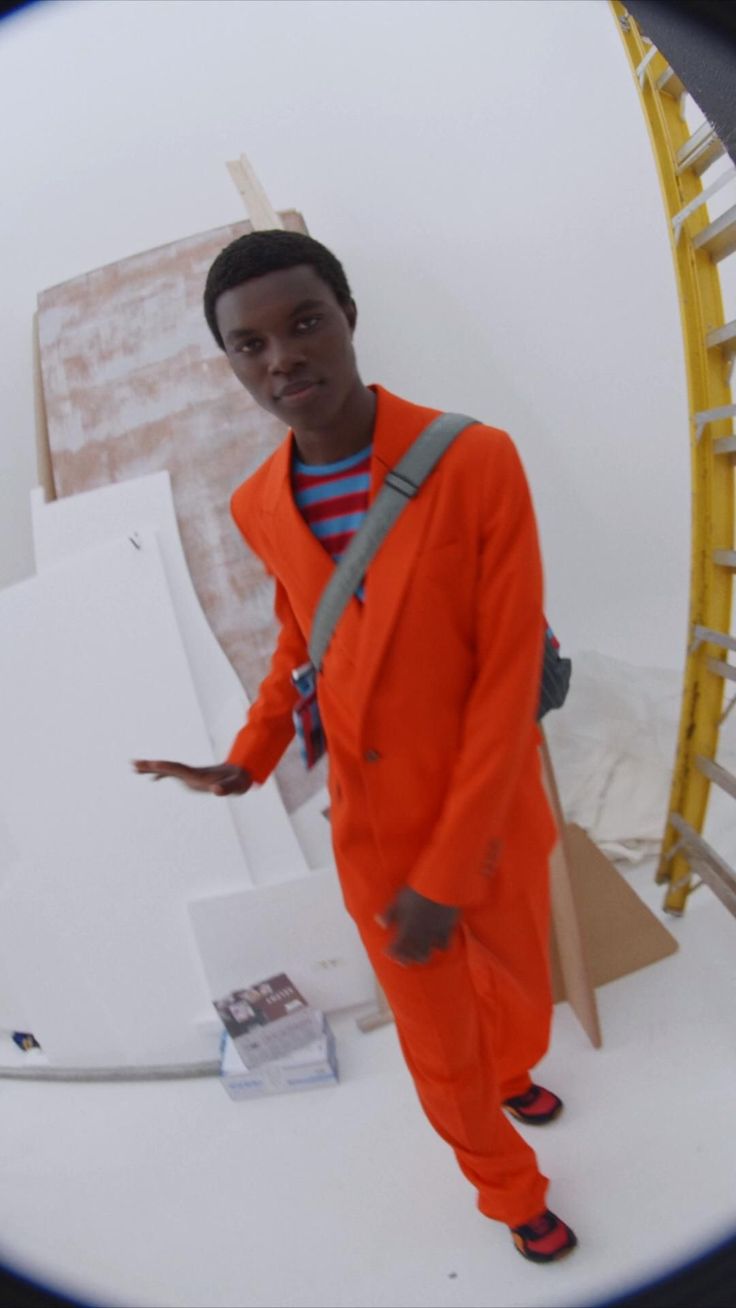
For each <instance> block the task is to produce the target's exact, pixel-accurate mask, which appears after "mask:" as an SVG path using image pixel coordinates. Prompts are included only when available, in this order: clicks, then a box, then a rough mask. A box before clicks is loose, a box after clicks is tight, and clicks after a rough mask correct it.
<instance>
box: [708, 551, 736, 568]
mask: <svg viewBox="0 0 736 1308" xmlns="http://www.w3.org/2000/svg"><path fill="white" fill-rule="evenodd" d="M713 562H714V563H719V564H720V566H721V567H722V568H736V550H714V551H713Z"/></svg>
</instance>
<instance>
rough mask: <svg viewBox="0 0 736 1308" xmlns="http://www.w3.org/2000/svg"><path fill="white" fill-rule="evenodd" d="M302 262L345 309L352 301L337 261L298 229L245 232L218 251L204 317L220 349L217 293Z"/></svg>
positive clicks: (206, 286)
mask: <svg viewBox="0 0 736 1308" xmlns="http://www.w3.org/2000/svg"><path fill="white" fill-rule="evenodd" d="M304 263H307V264H311V266H312V268H314V271H315V272H316V274H317V276H318V277H321V278H322V281H323V282H326V283H327V285H328V286H329V287H330V288H331V290H332V291H333V292H334V294H335V298H336V300H337V302H338V304H340V305H341V306H342V307H343V308H344V309H346V308H347V307H348V306H349V305H350V304H351V303H352V299H353V297H352V293H351V291H350V287H349V285H348V279H347V277H346V276H345V270H344V268H343V266H342V264H341V263H340V260H339V259H337V258H336V257H335V255H334V254H333V253H332V251H331V250H328V249H327V247H326V246H324V245H321V244H320V242H319V241H315V240H314V238H313V237H311V236H305V235H304V234H303V233H302V232H285V231H283V230H282V229H281V228H275V229H274V230H273V231H265V232H264V231H259V232H247V233H246V235H245V236H239V237H238V238H237V240H235V241H231V242H230V245H226V246H225V249H224V250H221V251H220V253H219V254H218V256H217V258H216V259H215V261H214V263H213V264H212V267H211V268H210V270H209V272H208V274H207V281H206V283H205V288H204V316H205V318H206V319H207V323H208V326H209V329H210V331H211V332H212V335H213V336H214V338H215V340H216V341H217V344H218V345H219V347H220V349H221V350H224V349H225V344H224V341H223V339H222V336H221V335H220V329H219V327H218V326H217V319H216V317H215V307H216V305H217V301H218V299H219V298H220V296H221V295H222V294H223V293H224V292H225V291H230V290H232V288H233V287H234V286H241V285H242V283H243V282H249V281H251V279H252V278H254V277H263V276H265V274H266V273H270V272H279V271H280V270H281V269H282V268H296V267H297V266H298V265H299V264H304Z"/></svg>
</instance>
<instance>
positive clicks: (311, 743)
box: [291, 663, 327, 768]
mask: <svg viewBox="0 0 736 1308" xmlns="http://www.w3.org/2000/svg"><path fill="white" fill-rule="evenodd" d="M291 680H292V682H293V683H294V686H295V688H296V690H297V692H298V694H299V698H298V700H297V702H296V704H295V705H294V707H293V709H292V710H291V714H292V717H293V719H294V727H295V730H296V737H297V740H298V741H299V750H300V752H301V756H302V759H303V760H304V765H305V767H307V768H313V767H314V765H315V763H318V762H319V760H320V759H321V758H322V756H323V755H324V754H325V753H326V752H327V742H326V741H325V733H324V730H323V728H322V719H321V718H320V715H319V704H318V702H317V673H316V671H315V669H314V667H313V666H312V664H311V663H302V665H301V667H298V668H295V669H294V671H293V672H292V674H291Z"/></svg>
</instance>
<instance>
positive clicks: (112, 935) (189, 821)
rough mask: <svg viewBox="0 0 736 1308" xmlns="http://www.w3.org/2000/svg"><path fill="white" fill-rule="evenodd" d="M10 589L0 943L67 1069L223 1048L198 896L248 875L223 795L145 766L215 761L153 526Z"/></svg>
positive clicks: (0, 805)
mask: <svg viewBox="0 0 736 1308" xmlns="http://www.w3.org/2000/svg"><path fill="white" fill-rule="evenodd" d="M138 544H139V546H140V548H135V547H134V546H133V545H132V544H131V542H130V541H128V540H122V541H118V542H113V543H110V544H107V545H104V546H100V547H99V548H97V549H94V550H89V551H86V552H85V553H84V554H80V555H77V556H75V557H74V558H73V559H69V560H68V561H67V562H66V563H64V564H63V565H59V566H58V567H55V568H54V569H52V570H49V571H47V572H43V573H42V574H41V575H40V576H39V577H37V578H32V579H30V580H29V581H25V582H22V583H20V584H19V585H16V586H13V587H10V588H9V589H7V590H5V591H2V592H0V721H2V724H3V729H2V732H0V774H1V775H2V777H3V785H2V788H0V818H2V821H3V824H4V828H5V830H6V833H7V835H6V838H5V844H6V846H8V847H10V848H12V849H13V850H14V851H16V855H17V859H18V860H20V863H21V864H22V868H23V876H22V877H21V876H19V875H17V871H16V873H15V874H13V875H11V876H10V877H9V878H8V879H7V880H6V883H5V890H4V893H3V895H2V916H1V917H0V953H2V957H3V964H4V968H5V971H6V972H7V974H8V977H9V980H10V984H11V986H12V987H13V988H14V989H15V990H16V992H17V993H18V994H19V995H20V996H22V1000H23V1018H24V1022H25V1023H28V1024H29V1026H30V1029H31V1030H32V1031H33V1032H34V1034H35V1035H36V1037H37V1038H38V1039H39V1040H40V1041H41V1044H42V1046H43V1048H44V1051H45V1052H46V1053H47V1054H48V1055H49V1058H50V1060H51V1061H52V1062H54V1063H56V1064H59V1065H72V1064H75V1063H77V1064H80V1065H85V1066H91V1065H96V1066H104V1065H107V1064H110V1063H126V1064H127V1063H146V1062H155V1063H162V1062H163V1063H168V1062H179V1061H196V1060H197V1059H200V1058H210V1057H216V1054H217V1050H216V1046H215V1044H214V1041H215V1037H214V1034H213V1031H212V1029H211V1028H210V1027H208V1026H206V1025H205V1024H203V1023H202V1022H201V1021H200V1020H198V1019H201V1016H202V1014H203V1012H205V1011H207V1008H208V1002H209V995H208V992H207V987H206V986H205V981H204V976H203V974H202V971H201V965H200V962H199V958H198V955H197V951H196V949H195V947H194V942H193V940H192V938H191V932H190V930H189V926H188V921H187V915H186V907H185V905H186V901H187V900H188V899H189V898H190V897H191V896H192V895H194V894H198V893H199V894H203V893H206V892H208V891H209V892H213V891H224V890H232V889H235V888H243V887H245V886H247V885H249V883H250V878H249V874H248V869H247V865H246V862H245V859H244V856H243V851H242V849H241V846H240V843H239V841H238V838H237V834H236V832H235V829H234V826H233V821H232V817H231V813H230V810H229V808H228V806H227V805H226V804H224V803H222V802H220V801H218V799H216V798H215V797H214V796H209V795H198V794H194V793H192V792H191V791H188V790H186V789H185V788H184V787H183V786H180V785H179V784H177V783H174V782H168V781H164V782H161V783H153V782H152V781H151V779H150V778H148V777H141V776H139V775H137V774H136V773H135V772H134V771H133V769H132V767H131V762H130V760H131V759H133V758H135V757H154V758H155V757H159V758H160V757H162V756H163V757H172V758H184V759H188V758H194V759H201V760H202V762H204V763H206V762H211V761H213V758H212V747H211V743H210V740H209V737H208V733H207V730H206V727H205V723H204V720H203V718H202V714H201V711H200V708H199V703H198V701H197V697H196V694H195V690H194V685H193V682H192V678H191V674H190V670H189V665H188V662H187V659H186V657H185V654H184V651H183V647H182V644H181V639H180V636H179V628H178V625H177V621H176V617H175V614H174V609H173V606H172V603H171V599H170V597H169V590H168V586H167V581H166V577H165V574H164V569H163V564H162V560H161V555H160V553H159V550H158V546H157V542H156V537H155V534H154V533H150V532H144V531H141V532H140V533H139V542H138Z"/></svg>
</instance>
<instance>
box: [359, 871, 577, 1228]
mask: <svg viewBox="0 0 736 1308" xmlns="http://www.w3.org/2000/svg"><path fill="white" fill-rule="evenodd" d="M537 861H538V866H536V867H530V866H529V864H528V863H527V864H526V866H525V867H524V868H523V870H522V869H520V868H516V869H511V868H508V867H506V868H499V869H498V870H497V874H494V875H493V876H491V877H490V878H489V888H488V894H487V896H486V897H484V899H483V902H482V903H480V904H478V905H476V906H474V907H472V908H466V909H464V910H463V912H462V915H461V919H460V922H459V924H458V926H457V927H456V929H455V932H454V933H453V937H452V940H451V944H450V947H449V948H448V949H447V950H445V951H442V952H437V951H435V952H433V954H432V955H431V957H430V959H429V961H428V962H427V963H425V964H416V965H413V966H403V965H401V964H399V963H396V962H395V961H394V960H393V959H390V958H388V957H387V955H386V952H385V951H386V947H387V944H388V942H389V939H390V936H389V933H388V932H387V931H386V930H385V929H384V928H382V927H380V926H379V925H378V924H377V923H376V922H375V920H373V919H371V920H368V919H365V920H360V915H356V922H357V926H358V929H359V931H360V934H361V937H362V939H363V943H364V944H365V947H366V949H367V952H368V955H369V957H370V959H371V962H372V964H373V967H374V969H375V972H376V975H377V977H378V980H379V982H380V984H381V986H382V987H383V990H384V992H385V994H386V998H387V999H388V1002H389V1004H390V1006H391V1009H392V1011H393V1014H394V1017H395V1019H396V1027H397V1031H398V1036H399V1041H400V1044H401V1048H402V1051H403V1054H404V1057H405V1059H406V1063H407V1065H408V1068H409V1071H410V1072H411V1075H412V1077H413V1079H414V1084H415V1086H416V1090H417V1094H418V1096H419V1100H420V1102H421V1104H422V1107H423V1109H424V1111H425V1113H426V1115H427V1117H428V1118H429V1121H430V1123H431V1124H432V1126H433V1127H434V1129H435V1130H436V1131H437V1132H438V1134H439V1135H440V1136H441V1137H442V1138H443V1139H444V1140H446V1141H447V1143H448V1144H449V1145H451V1147H452V1148H453V1149H454V1151H455V1156H456V1158H457V1161H458V1163H459V1165H460V1167H461V1169H462V1171H463V1172H464V1174H465V1176H466V1177H467V1178H468V1180H469V1181H470V1182H471V1183H472V1184H473V1185H474V1186H475V1187H476V1188H477V1191H478V1207H479V1209H480V1211H481V1212H482V1213H483V1214H485V1216H486V1217H491V1218H495V1219H496V1220H498V1221H501V1222H505V1223H507V1224H508V1225H509V1226H520V1225H522V1224H523V1223H524V1222H526V1221H528V1220H530V1219H531V1218H532V1217H535V1216H536V1215H537V1214H538V1213H540V1212H541V1211H542V1210H543V1209H544V1208H545V1207H546V1203H545V1195H546V1192H547V1184H548V1182H547V1178H546V1177H545V1176H543V1175H542V1174H541V1172H540V1171H539V1167H538V1165H537V1159H536V1156H535V1154H534V1151H533V1150H532V1149H531V1148H530V1147H529V1145H528V1144H527V1143H526V1141H525V1140H524V1139H523V1138H522V1137H521V1135H520V1134H519V1133H518V1131H516V1130H515V1129H514V1127H513V1126H512V1124H511V1122H510V1121H509V1119H508V1118H507V1117H506V1115H505V1114H504V1112H503V1111H502V1109H501V1101H502V1100H503V1099H506V1098H510V1097H511V1096H513V1095H517V1094H523V1093H524V1091H525V1090H527V1089H528V1088H529V1085H530V1075H529V1072H530V1069H531V1068H532V1067H533V1066H534V1064H535V1063H537V1062H538V1061H539V1059H540V1058H541V1057H542V1056H543V1055H544V1053H545V1052H546V1049H547V1046H548V1043H549V1034H550V1027H551V1017H552V1000H551V990H550V981H549V880H548V878H549V874H548V863H547V859H546V858H545V859H544V860H543V861H542V860H537Z"/></svg>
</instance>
